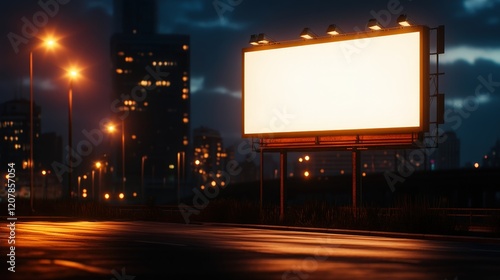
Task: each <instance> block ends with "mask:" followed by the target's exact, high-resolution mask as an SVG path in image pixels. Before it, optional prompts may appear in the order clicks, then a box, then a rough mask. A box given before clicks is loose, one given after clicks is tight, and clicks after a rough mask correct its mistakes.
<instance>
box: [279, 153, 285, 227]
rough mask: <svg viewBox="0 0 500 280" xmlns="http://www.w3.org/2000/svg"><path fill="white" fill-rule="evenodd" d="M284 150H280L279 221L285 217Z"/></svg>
mask: <svg viewBox="0 0 500 280" xmlns="http://www.w3.org/2000/svg"><path fill="white" fill-rule="evenodd" d="M286 165H287V158H286V151H284V150H281V151H280V222H283V220H284V218H285V180H286V172H287V171H286Z"/></svg>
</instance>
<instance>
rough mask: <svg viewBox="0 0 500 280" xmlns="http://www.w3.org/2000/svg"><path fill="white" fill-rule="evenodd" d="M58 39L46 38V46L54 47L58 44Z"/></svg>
mask: <svg viewBox="0 0 500 280" xmlns="http://www.w3.org/2000/svg"><path fill="white" fill-rule="evenodd" d="M56 44H57V43H56V40H54V39H52V38H49V39H47V40H45V46H47V47H49V48H53V47H55V46H56Z"/></svg>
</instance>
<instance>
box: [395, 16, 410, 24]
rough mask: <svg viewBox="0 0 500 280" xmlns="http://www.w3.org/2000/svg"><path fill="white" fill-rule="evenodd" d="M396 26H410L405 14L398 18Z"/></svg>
mask: <svg viewBox="0 0 500 280" xmlns="http://www.w3.org/2000/svg"><path fill="white" fill-rule="evenodd" d="M398 24H399V25H401V26H411V24H410V22H409V21H408V16H406V15H405V14H402V15H400V16H399V17H398Z"/></svg>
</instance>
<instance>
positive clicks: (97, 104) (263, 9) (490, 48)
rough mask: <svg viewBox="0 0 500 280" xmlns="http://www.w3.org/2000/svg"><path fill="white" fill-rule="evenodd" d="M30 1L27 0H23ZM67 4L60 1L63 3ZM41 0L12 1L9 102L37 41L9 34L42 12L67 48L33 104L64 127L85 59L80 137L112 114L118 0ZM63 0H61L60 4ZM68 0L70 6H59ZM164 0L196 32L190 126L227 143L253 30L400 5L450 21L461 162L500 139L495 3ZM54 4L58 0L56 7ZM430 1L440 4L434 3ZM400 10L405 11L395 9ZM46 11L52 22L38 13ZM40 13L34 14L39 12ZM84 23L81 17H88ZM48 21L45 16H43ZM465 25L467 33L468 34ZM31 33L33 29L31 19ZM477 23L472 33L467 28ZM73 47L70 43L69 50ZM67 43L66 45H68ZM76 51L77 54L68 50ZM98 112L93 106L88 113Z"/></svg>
mask: <svg viewBox="0 0 500 280" xmlns="http://www.w3.org/2000/svg"><path fill="white" fill-rule="evenodd" d="M19 2H20V3H23V2H22V1H19ZM60 2H61V3H60ZM60 2H58V1H46V2H43V1H41V2H40V3H45V4H44V5H40V4H39V3H35V4H32V6H29V5H23V4H19V3H7V4H4V5H5V6H6V9H5V11H8V14H7V15H6V16H5V17H4V18H3V19H2V21H3V24H2V26H3V30H2V33H3V34H5V36H4V40H3V41H2V44H1V45H0V48H1V50H2V53H4V54H7V55H6V58H5V60H4V61H5V64H4V67H2V69H1V70H0V71H1V72H0V73H2V80H1V82H0V90H2V92H3V93H4V94H3V95H2V100H1V101H2V102H4V101H6V100H9V99H12V98H14V97H16V96H18V97H25V98H26V97H27V92H28V87H27V74H28V73H27V62H28V58H27V46H28V44H33V43H34V39H26V41H27V42H26V44H25V43H24V41H23V42H20V43H19V44H18V45H16V46H17V50H18V52H17V53H16V52H15V49H16V48H14V45H15V44H14V45H13V43H12V40H11V39H12V38H13V37H12V36H11V37H9V34H18V35H20V36H21V35H22V33H23V25H26V26H28V25H29V24H27V23H26V22H31V23H32V22H33V18H34V15H38V16H39V17H38V19H37V20H38V21H39V22H38V23H39V24H38V25H34V26H35V29H37V32H35V33H37V34H42V33H44V32H45V31H47V30H54V31H55V32H58V34H62V35H63V37H62V38H61V40H60V44H61V46H64V49H61V50H59V51H58V52H59V53H57V52H56V54H54V52H45V51H42V50H39V51H36V52H35V53H34V55H35V74H34V75H35V102H37V104H39V105H40V106H41V107H42V119H43V120H44V121H43V124H42V132H50V131H57V132H58V133H59V134H60V135H65V134H66V132H65V130H64V127H65V125H66V119H67V116H66V107H67V105H66V99H65V98H64V97H65V92H66V90H67V89H66V88H67V80H65V79H64V78H62V77H61V76H62V70H61V69H59V67H64V66H62V65H63V64H71V62H72V61H78V62H80V63H81V62H85V63H81V66H82V68H83V69H82V70H83V71H82V76H83V78H84V80H80V81H77V82H76V83H75V89H74V98H75V101H74V104H75V105H74V121H75V129H74V133H75V139H76V141H77V140H78V138H81V137H82V133H81V131H82V130H84V129H86V130H92V129H94V128H98V126H99V121H100V120H101V119H104V118H108V117H110V116H111V115H112V114H113V113H112V112H111V109H110V107H111V105H110V103H111V101H110V100H109V98H106V96H110V95H111V94H110V83H111V82H110V77H109V75H108V73H109V70H110V56H109V50H108V49H109V47H108V42H109V39H110V36H111V34H112V32H114V27H113V22H114V21H115V20H114V19H113V18H112V15H113V11H112V4H113V3H112V1H71V2H70V1H66V2H65V1H60ZM53 3H56V4H57V7H56V4H53ZM62 3H65V4H62ZM230 3H231V5H229V4H228V3H226V2H225V1H214V2H213V3H212V2H206V1H205V2H203V1H195V0H193V1H159V8H158V11H159V15H160V16H158V31H159V32H160V33H164V34H169V33H173V34H189V35H190V36H191V38H192V48H191V52H192V62H191V64H192V79H191V92H192V94H193V95H192V97H193V99H192V108H191V110H192V112H193V116H192V123H191V124H192V126H193V127H197V126H201V125H205V126H208V127H212V128H214V129H217V130H219V131H220V132H221V136H222V137H223V138H224V139H225V143H228V145H231V143H239V142H241V141H243V140H241V138H240V134H241V112H240V109H241V108H240V107H241V49H242V48H244V47H247V46H248V40H249V37H250V35H251V34H255V33H260V32H263V33H266V34H268V35H269V36H271V37H272V38H273V39H276V40H278V41H279V40H291V39H297V38H298V34H299V33H300V31H301V30H302V28H304V27H310V28H312V29H313V30H315V32H317V33H318V34H320V33H323V31H322V29H325V30H326V27H327V26H328V25H329V24H332V23H336V24H337V25H339V26H341V27H342V28H343V30H345V31H346V32H354V31H355V30H356V29H361V30H364V28H365V25H366V22H367V21H368V19H369V18H372V17H378V18H379V19H380V20H381V21H385V23H386V25H388V26H392V25H394V21H395V19H396V17H397V15H398V14H399V13H402V12H404V13H406V14H408V16H409V17H410V19H413V20H414V21H415V22H416V23H417V24H424V25H428V26H431V27H433V26H437V25H445V26H446V52H445V54H444V55H443V56H442V58H441V60H440V62H441V63H440V70H442V72H444V75H443V76H442V79H441V85H440V88H441V90H442V91H443V93H444V94H445V99H446V108H445V109H446V114H445V119H446V121H447V122H446V123H445V124H444V125H443V126H442V127H443V129H445V130H451V131H454V132H456V133H457V137H458V138H459V139H460V140H461V165H462V166H463V165H464V164H465V163H468V162H470V163H472V162H481V161H482V157H483V156H484V155H485V154H487V153H488V152H489V150H490V148H491V147H492V146H493V145H494V144H495V142H496V140H497V139H498V138H499V137H500V131H498V125H497V124H498V122H499V119H500V116H498V114H499V112H498V110H495V109H494V108H496V107H497V105H498V103H499V101H500V100H499V98H498V95H497V93H498V88H499V83H500V82H499V81H500V77H497V76H496V75H495V73H498V72H499V71H498V67H499V63H500V62H499V60H500V59H499V53H500V51H498V49H499V46H498V45H499V44H498V42H497V39H496V38H495V36H489V35H491V34H494V33H493V32H494V30H495V28H496V27H498V24H499V21H498V17H497V16H496V15H497V14H498V13H495V11H498V8H499V5H498V4H497V2H495V1H471V0H466V1H457V2H455V3H453V4H450V3H434V2H431V1H419V2H418V3H416V2H415V1H413V2H412V1H370V2H368V1H359V2H357V4H353V3H350V2H348V1H344V2H341V3H335V4H332V3H328V4H327V3H323V2H321V1H317V3H316V2H315V3H309V2H308V3H309V4H308V5H304V3H303V2H302V1H291V2H290V1H288V2H287V4H284V3H267V2H266V3H264V2H261V1H252V2H251V1H244V0H243V1H232V2H230ZM49 4H51V5H49ZM429 7H432V8H433V9H432V10H430V9H429ZM395 12H398V13H395ZM42 13H44V14H45V15H46V21H44V19H45V18H44V17H43V16H41V15H42ZM35 19H36V17H35ZM82 22H83V23H85V24H81V23H82ZM43 23H45V24H43ZM463 30H468V32H463ZM24 31H27V32H29V31H33V30H29V27H25V28H24ZM470 31H473V32H470ZM70 50H71V51H70ZM63 51H64V53H63ZM70 54H72V55H74V57H73V58H72V59H70V57H71V55H70ZM89 112H92V114H89Z"/></svg>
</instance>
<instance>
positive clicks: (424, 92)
mask: <svg viewBox="0 0 500 280" xmlns="http://www.w3.org/2000/svg"><path fill="white" fill-rule="evenodd" d="M412 32H419V34H420V40H419V41H420V46H419V47H420V58H419V60H420V69H419V75H420V92H419V95H420V96H419V98H420V108H419V114H420V116H419V117H420V120H419V126H418V127H394V128H384V127H383V126H382V125H381V128H371V129H369V128H366V129H348V130H322V131H299V132H279V131H278V132H269V133H245V122H246V120H245V94H246V93H245V82H246V81H245V66H244V65H245V64H244V63H245V54H246V53H247V52H254V51H265V50H272V49H279V48H288V47H296V46H306V45H312V44H321V43H329V42H343V41H349V40H357V39H365V38H375V37H381V36H388V35H396V34H406V33H412ZM429 53H430V48H429V28H428V27H427V26H422V25H420V26H410V27H398V28H390V29H383V30H380V31H368V32H359V33H352V34H345V35H337V36H331V37H321V38H316V39H313V40H295V41H288V42H280V43H273V44H267V45H260V46H254V47H248V48H243V49H242V60H243V71H242V72H243V73H242V81H243V87H242V88H243V90H242V102H243V104H242V105H243V106H242V128H243V130H242V136H243V137H245V138H260V139H278V138H288V139H298V138H304V137H306V138H308V137H316V138H319V137H321V136H360V135H367V136H368V135H390V136H388V138H387V139H384V140H383V141H381V144H383V145H386V144H388V143H387V140H390V139H395V135H398V134H399V135H401V139H407V135H408V134H415V133H417V134H418V133H423V132H426V131H428V129H429V115H430V113H429V110H430V109H429V64H430V63H429ZM375 70H376V69H375ZM355 113H356V112H353V114H355ZM361 138H364V137H361ZM396 138H397V137H396ZM412 138H415V137H412ZM401 139H398V140H397V141H395V143H394V144H395V145H397V146H400V145H401V144H402V143H401V141H400V140H401ZM320 140H321V139H320ZM268 142H269V141H261V143H260V144H261V145H262V147H265V146H266V145H267V144H268ZM271 142H273V143H274V144H276V143H277V142H279V141H271ZM286 142H289V141H286ZM300 142H302V140H301V141H300ZM316 142H317V143H319V144H321V143H322V142H323V141H316ZM341 142H342V141H341ZM332 144H333V143H332V142H331V141H329V144H328V145H329V146H332ZM404 144H405V145H408V143H404ZM339 145H340V146H343V144H342V143H339ZM273 146H274V147H275V146H276V145H273ZM333 146H335V145H333ZM288 147H290V145H289V144H286V145H284V146H283V148H288Z"/></svg>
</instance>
